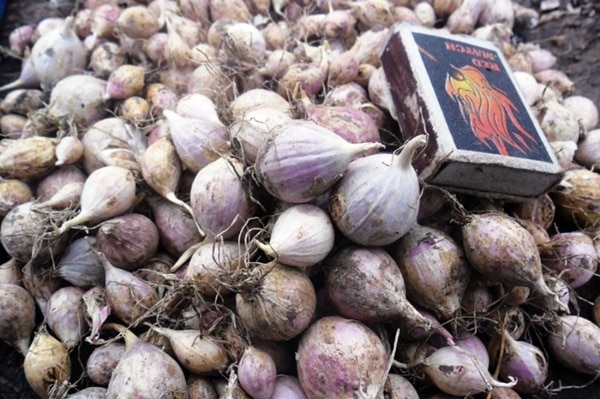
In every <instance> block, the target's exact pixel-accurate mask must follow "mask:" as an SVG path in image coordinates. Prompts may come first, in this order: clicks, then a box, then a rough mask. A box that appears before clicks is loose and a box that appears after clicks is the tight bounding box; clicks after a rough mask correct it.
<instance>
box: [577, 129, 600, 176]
mask: <svg viewBox="0 0 600 399" xmlns="http://www.w3.org/2000/svg"><path fill="white" fill-rule="evenodd" d="M574 158H575V161H577V163H579V164H581V165H583V166H585V167H586V168H590V169H592V168H596V169H597V168H598V166H600V129H594V130H590V131H588V132H587V133H585V135H584V136H583V138H582V139H581V140H580V141H579V143H578V144H577V150H576V151H575V156H574Z"/></svg>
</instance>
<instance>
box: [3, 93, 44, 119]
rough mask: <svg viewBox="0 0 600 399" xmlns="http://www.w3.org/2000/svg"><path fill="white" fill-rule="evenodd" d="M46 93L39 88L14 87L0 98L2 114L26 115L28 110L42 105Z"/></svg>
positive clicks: (30, 110)
mask: <svg viewBox="0 0 600 399" xmlns="http://www.w3.org/2000/svg"><path fill="white" fill-rule="evenodd" d="M45 100H46V94H45V93H44V92H43V91H42V90H39V89H15V90H11V91H9V92H8V93H6V94H5V95H4V98H3V99H2V100H0V111H2V112H3V113H4V114H18V115H23V116H27V115H28V114H29V113H30V112H32V111H35V110H36V109H40V108H42V107H43V106H44V104H45Z"/></svg>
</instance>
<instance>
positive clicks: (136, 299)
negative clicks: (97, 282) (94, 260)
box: [98, 253, 159, 324]
mask: <svg viewBox="0 0 600 399" xmlns="http://www.w3.org/2000/svg"><path fill="white" fill-rule="evenodd" d="M98 257H99V259H100V261H101V262H102V264H103V266H104V271H105V275H106V278H105V295H106V299H107V300H108V303H109V305H110V310H111V313H112V314H114V315H115V316H117V317H118V318H120V319H121V320H122V321H124V322H125V323H127V324H134V323H139V322H140V321H141V320H142V319H143V318H144V317H145V316H146V313H147V312H148V311H149V310H150V308H152V307H153V306H154V305H156V303H157V302H158V300H159V297H158V294H157V292H156V290H155V289H154V287H153V286H152V285H151V284H149V283H147V282H146V281H144V280H142V279H140V278H138V277H136V276H135V275H133V274H132V273H131V272H128V271H126V270H123V269H119V268H118V267H115V266H113V265H111V264H110V263H109V262H108V261H107V260H106V257H105V256H104V255H103V254H102V253H99V256H98Z"/></svg>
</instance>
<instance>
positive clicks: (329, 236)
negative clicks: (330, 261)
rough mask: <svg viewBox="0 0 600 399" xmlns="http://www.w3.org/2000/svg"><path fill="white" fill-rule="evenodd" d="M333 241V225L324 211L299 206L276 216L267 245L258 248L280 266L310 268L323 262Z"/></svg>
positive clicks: (260, 245) (304, 205) (317, 208)
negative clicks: (274, 259)
mask: <svg viewBox="0 0 600 399" xmlns="http://www.w3.org/2000/svg"><path fill="white" fill-rule="evenodd" d="M334 239H335V232H334V230H333V224H332V223H331V220H330V219H329V216H328V215H327V213H326V212H325V211H324V210H322V209H321V208H319V207H317V206H315V205H310V204H298V205H294V206H292V207H290V208H288V209H286V210H285V211H283V213H282V214H281V215H279V217H278V218H277V220H276V221H275V224H274V225H273V231H272V232H271V237H270V239H269V242H268V243H266V244H263V243H261V242H258V243H257V245H258V246H259V247H260V248H261V249H262V250H263V252H265V253H266V254H267V255H269V256H271V257H274V258H276V259H277V260H278V261H279V262H281V263H284V264H286V265H289V266H296V267H309V266H313V265H315V264H317V263H318V262H320V261H322V260H323V259H325V257H326V256H327V255H328V254H329V252H330V251H331V249H332V248H333V243H334Z"/></svg>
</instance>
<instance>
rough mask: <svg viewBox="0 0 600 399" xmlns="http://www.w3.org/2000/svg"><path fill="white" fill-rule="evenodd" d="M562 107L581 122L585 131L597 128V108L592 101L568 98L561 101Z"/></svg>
mask: <svg viewBox="0 0 600 399" xmlns="http://www.w3.org/2000/svg"><path fill="white" fill-rule="evenodd" d="M563 105H564V106H565V107H566V108H567V109H568V110H569V111H571V112H572V113H573V114H574V115H575V118H576V119H577V120H579V121H581V124H582V125H583V127H584V128H585V129H586V130H592V129H594V128H595V127H596V126H598V107H597V106H596V104H594V102H593V101H592V100H590V99H589V98H587V97H584V96H570V97H567V98H565V99H564V100H563Z"/></svg>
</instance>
